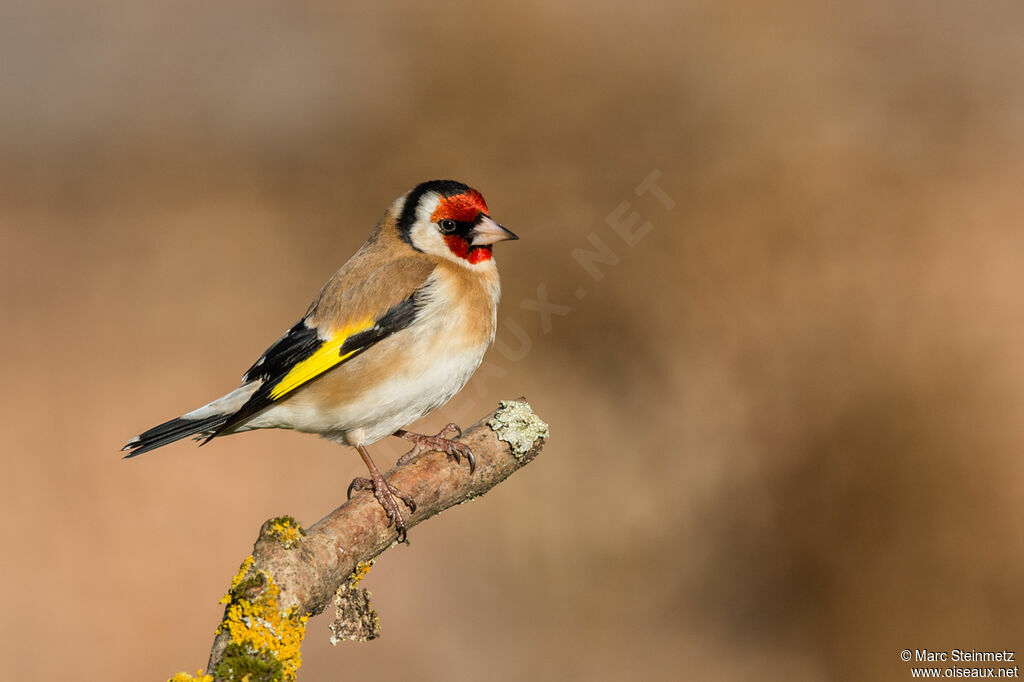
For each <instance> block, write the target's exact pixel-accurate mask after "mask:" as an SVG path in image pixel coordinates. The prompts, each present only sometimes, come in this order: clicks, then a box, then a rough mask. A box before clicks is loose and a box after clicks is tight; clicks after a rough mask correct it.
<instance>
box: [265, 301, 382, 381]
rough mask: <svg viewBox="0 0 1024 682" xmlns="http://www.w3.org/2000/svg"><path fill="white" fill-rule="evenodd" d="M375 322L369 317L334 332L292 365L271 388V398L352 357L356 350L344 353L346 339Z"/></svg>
mask: <svg viewBox="0 0 1024 682" xmlns="http://www.w3.org/2000/svg"><path fill="white" fill-rule="evenodd" d="M374 324H375V322H374V320H373V318H372V317H368V318H366V319H365V320H363V321H361V322H356V323H353V324H350V325H347V326H346V327H345V328H343V329H340V330H338V331H336V332H334V334H332V335H331V338H330V339H328V340H327V341H325V342H324V344H323V345H322V346H320V347H319V348H317V349H316V352H314V353H313V354H312V355H310V356H309V357H308V358H306V359H305V360H303V361H302V362H300V363H298V364H296V365H295V366H294V367H292V368H291V369H290V370H289V371H288V374H286V375H285V376H284V378H283V379H281V381H279V382H277V383H276V384H275V385H274V388H272V389H270V399H271V400H277V399H278V398H280V397H281V396H283V395H285V394H287V393H290V392H291V391H294V390H295V389H296V388H298V387H299V386H301V385H302V384H304V383H306V382H307V381H309V380H310V379H312V378H314V377H317V376H319V375H321V374H323V373H324V372H326V371H327V370H329V369H330V368H331V367H334V366H335V365H337V364H338V363H340V362H342V361H343V360H347V359H348V358H350V357H351V356H352V355H353V354H354V353H355V352H356V351H355V350H353V351H350V352H348V353H345V354H344V355H342V354H341V347H342V346H344V345H345V341H347V340H348V339H349V338H351V337H352V336H353V335H355V334H358V333H360V332H365V331H366V330H367V329H371V328H372V327H373V325H374Z"/></svg>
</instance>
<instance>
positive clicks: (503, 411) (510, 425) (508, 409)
mask: <svg viewBox="0 0 1024 682" xmlns="http://www.w3.org/2000/svg"><path fill="white" fill-rule="evenodd" d="M487 426H489V427H491V430H492V431H494V432H495V433H496V434H498V438H499V439H500V440H503V441H505V442H506V443H508V444H509V445H510V446H511V448H512V454H513V455H515V456H516V458H517V459H523V457H525V456H526V453H528V452H529V451H530V449H531V448H532V447H533V444H534V442H535V441H536V440H537V439H538V438H547V437H548V425H547V424H546V423H545V422H544V420H542V419H541V418H540V417H538V416H537V415H536V414H534V413H533V409H532V408H531V407H530V403H528V402H526V401H525V400H502V401H501V406H500V407H499V408H498V411H497V412H495V413H494V416H493V417H491V418H490V420H488V422H487Z"/></svg>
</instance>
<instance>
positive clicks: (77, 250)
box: [0, 0, 1024, 682]
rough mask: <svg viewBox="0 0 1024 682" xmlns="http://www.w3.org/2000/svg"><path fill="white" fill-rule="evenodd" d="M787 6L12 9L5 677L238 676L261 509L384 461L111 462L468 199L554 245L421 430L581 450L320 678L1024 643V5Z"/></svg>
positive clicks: (280, 437)
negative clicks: (226, 658) (410, 228)
mask: <svg viewBox="0 0 1024 682" xmlns="http://www.w3.org/2000/svg"><path fill="white" fill-rule="evenodd" d="M766 4H767V3H759V2H746V3H730V4H728V5H727V6H726V5H723V4H721V3H714V2H689V3H680V2H663V3H631V4H626V3H622V4H611V3H593V2H588V3H584V2H577V3H567V4H554V5H553V4H551V3H546V2H526V3H517V4H516V5H515V7H508V6H504V5H498V4H488V3H483V4H481V3H475V4H472V5H470V4H462V5H455V4H448V3H440V4H439V3H431V4H430V5H429V7H428V6H419V5H413V4H411V3H410V4H409V5H382V6H377V7H373V8H370V7H369V6H366V7H362V8H359V9H346V10H342V9H338V8H335V7H332V6H331V5H330V4H328V3H323V4H315V3H314V4H310V3H291V4H289V5H288V6H285V5H284V4H283V3H270V2H262V1H257V2H248V3H208V2H196V1H186V2H175V3H172V2H162V3H128V2H123V3H113V2H111V3H104V4H101V5H99V6H97V5H95V4H94V5H93V6H85V5H83V4H82V3H76V2H70V1H66V0H64V1H60V2H50V3H29V2H21V1H18V0H6V1H5V2H3V3H2V4H0V65H2V66H0V254H2V267H0V282H2V288H0V296H2V306H3V308H2V312H3V321H4V333H3V336H2V342H0V343H2V347H0V350H2V353H0V364H2V367H0V376H3V378H4V382H3V386H4V390H3V391H2V394H0V415H2V417H0V419H2V420H3V427H4V428H3V433H4V439H3V451H4V467H3V468H4V474H3V483H2V505H3V512H4V519H5V523H4V524H2V525H0V528H2V530H0V541H2V546H3V547H4V550H3V553H2V556H3V559H2V571H3V586H4V592H3V595H2V598H3V604H4V606H5V609H6V613H7V615H6V617H5V618H4V619H3V621H2V624H0V642H3V649H4V653H5V654H6V656H5V664H4V668H5V675H7V676H9V679H18V680H57V679H72V678H73V679H97V680H98V679H118V680H162V679H165V678H166V677H167V676H169V675H170V674H171V673H174V672H176V671H178V670H189V671H194V670H195V669H196V668H198V667H200V666H202V665H203V664H205V661H206V656H207V654H208V650H209V645H210V642H211V635H212V630H213V628H214V627H215V625H216V623H217V621H218V618H219V616H220V613H221V608H222V607H221V606H220V605H219V604H218V603H217V600H218V599H219V598H220V596H221V595H222V594H223V593H224V592H225V589H226V587H227V584H228V581H229V579H230V577H231V576H232V575H233V574H234V572H235V571H236V569H237V566H238V564H239V562H240V561H241V560H242V558H243V557H245V556H246V554H247V553H248V552H249V551H250V548H251V545H252V542H253V540H254V539H255V536H256V531H257V529H258V528H259V525H260V523H261V522H262V521H263V520H264V519H266V518H268V517H269V516H272V515H278V514H284V513H289V514H293V515H294V516H296V517H297V518H298V519H300V520H301V521H302V522H304V523H306V524H309V523H312V522H314V521H316V520H317V519H318V518H320V517H321V516H323V515H324V514H326V513H327V512H329V511H330V510H331V509H332V508H333V507H334V506H336V505H337V504H339V503H340V502H341V501H342V500H343V498H344V491H345V487H346V486H347V484H348V481H349V480H350V479H351V478H352V477H353V476H354V475H358V474H359V473H360V472H361V471H362V465H361V463H360V462H359V459H358V457H356V456H355V454H354V453H353V452H352V451H349V450H343V449H339V448H338V447H336V446H333V445H331V444H329V443H327V442H324V441H320V440H318V439H316V438H313V437H310V436H304V435H299V434H293V433H287V432H263V433H259V434H247V435H242V436H238V437H234V438H228V439H224V440H221V441H218V442H215V443H213V444H211V445H210V446H208V447H205V448H203V449H201V450H197V449H195V448H194V447H192V446H191V444H188V443H185V444H178V445H175V446H172V447H170V448H167V449H165V450H161V451H159V452H156V453H153V454H149V455H146V456H145V457H141V458H139V459H138V460H132V461H130V462H125V461H121V460H120V459H119V453H118V448H119V447H120V446H121V445H122V444H123V443H124V441H125V440H126V439H127V438H129V437H130V436H132V435H134V434H136V433H138V432H139V431H140V430H142V429H143V428H146V427H149V426H151V425H153V424H155V423H157V422H159V421H162V420H163V419H166V418H169V417H172V416H174V415H177V414H180V413H181V412H182V411H185V410H188V409H191V408H193V407H196V406H198V405H200V404H202V403H204V402H206V401H207V400H209V399H211V398H213V397H216V396H218V395H220V394H222V393H224V392H225V391H227V390H229V389H231V388H233V387H234V386H235V385H236V382H237V381H238V378H239V376H240V374H241V372H242V371H243V370H244V369H245V368H246V367H247V366H248V365H249V363H250V362H251V361H252V360H253V359H255V358H256V357H257V356H258V354H259V353H260V352H261V351H262V350H263V349H264V348H265V347H266V346H267V345H268V344H269V343H270V342H271V341H273V340H274V339H275V338H277V336H278V335H279V334H280V333H281V332H283V331H284V330H285V329H286V328H287V327H289V326H290V325H291V324H292V323H293V322H294V321H295V320H296V319H298V316H299V315H301V313H302V311H303V310H304V309H305V306H306V305H307V303H308V302H309V300H310V299H311V298H312V296H313V295H314V294H315V293H316V291H317V290H318V288H319V286H320V285H321V283H322V282H323V281H324V280H325V279H326V277H327V276H328V275H330V274H331V273H332V272H333V271H334V270H335V269H336V268H337V267H338V266H339V265H340V264H342V263H343V262H344V261H345V260H346V259H347V258H348V257H349V256H350V255H351V253H352V252H353V251H354V250H355V249H356V248H357V247H358V246H359V245H360V244H361V243H362V241H363V240H364V239H365V238H366V236H367V235H368V234H369V231H370V229H371V228H372V226H373V224H374V222H375V220H376V219H377V217H378V216H379V215H380V214H381V212H382V211H383V210H384V208H385V207H386V206H387V204H388V203H389V202H390V201H391V200H393V199H394V198H395V197H397V196H398V195H400V194H401V193H403V192H404V191H406V190H407V189H409V188H410V187H412V186H413V185H414V184H416V183H417V182H419V181H421V180H426V179H431V178H438V177H451V178H455V179H458V180H462V181H465V182H467V183H470V184H472V185H474V186H476V187H478V188H480V189H481V191H482V192H483V193H484V196H486V197H487V201H488V203H489V204H490V206H491V209H492V212H493V214H494V215H495V217H496V218H497V219H499V220H500V221H501V222H503V223H504V224H506V225H508V226H509V227H510V228H511V229H513V230H514V231H516V232H517V233H519V234H520V235H521V237H522V241H520V242H516V243H513V244H503V245H501V246H500V247H499V248H498V249H497V260H498V262H499V264H500V268H501V271H502V273H503V282H504V299H503V302H502V309H501V314H500V317H501V318H502V319H503V320H505V322H504V323H503V326H502V330H501V332H500V334H499V341H500V342H503V343H504V344H505V345H504V346H503V347H499V348H496V349H494V350H492V351H491V353H490V354H489V356H488V362H489V363H490V364H489V365H488V367H489V371H488V372H487V374H486V375H484V373H483V372H481V373H480V374H478V376H477V377H476V378H475V379H474V381H473V382H472V383H471V384H470V386H469V387H467V389H466V390H465V391H464V392H463V394H462V395H461V396H460V397H459V398H458V399H456V401H453V403H452V404H451V406H450V407H449V408H447V409H444V410H441V411H439V412H438V413H436V414H434V415H432V416H430V417H429V418H427V419H426V420H424V422H423V423H421V424H420V425H419V426H421V427H422V428H423V429H433V428H437V427H439V426H441V425H442V424H443V423H445V422H447V421H448V420H449V419H450V418H452V417H456V418H458V419H459V420H460V421H462V422H463V424H464V425H466V424H468V423H471V422H472V421H473V420H474V419H475V418H476V417H478V416H480V415H482V414H484V413H485V412H487V411H488V410H489V409H490V408H491V407H492V406H493V404H494V403H495V402H496V401H497V400H498V399H499V398H508V397H514V396H517V395H520V394H526V395H527V396H528V397H529V398H530V399H531V400H532V402H533V404H534V406H535V408H536V409H537V411H538V412H539V413H540V414H541V415H542V416H543V417H545V418H546V419H547V420H548V421H549V422H550V423H551V427H552V437H551V440H550V443H549V445H548V447H547V448H546V450H545V452H544V454H543V456H542V457H541V458H539V459H538V460H537V461H536V462H535V463H534V464H532V465H531V466H529V467H527V468H526V469H525V470H524V471H523V472H521V473H519V474H517V475H516V476H515V477H513V478H512V479H510V480H509V481H507V482H506V483H505V484H503V485H501V486H499V487H498V488H497V489H496V490H494V491H493V492H492V493H491V494H489V495H488V496H486V497H485V498H483V499H481V500H479V501H477V502H476V503H474V504H472V505H468V506H464V507H460V508H458V509H455V510H452V511H451V512H449V513H447V514H445V515H444V516H443V517H441V518H439V519H436V520H434V521H432V522H431V523H427V524H424V525H423V526H421V527H417V528H415V529H414V530H413V532H412V534H411V537H412V544H411V546H410V547H408V548H399V549H397V550H394V551H391V552H388V553H387V554H385V555H384V556H383V558H382V559H381V560H380V561H379V562H378V564H377V565H376V567H375V568H374V569H373V571H371V574H370V576H369V578H368V579H367V581H366V583H365V584H366V585H367V586H368V587H369V588H370V589H371V590H372V591H373V593H374V596H375V600H376V605H377V607H378V609H379V611H380V613H381V619H382V623H383V637H382V638H381V639H379V640H377V641H375V642H372V643H369V644H365V645H341V646H339V647H338V648H335V649H332V648H331V647H330V646H329V644H328V643H327V639H328V637H329V632H328V630H327V625H328V620H329V619H328V618H326V617H321V618H318V619H316V620H314V621H312V622H311V624H310V627H309V630H308V634H307V640H306V645H305V647H304V658H305V664H304V667H303V669H302V671H301V679H302V680H306V681H307V682H310V681H314V680H336V679H361V680H378V679H380V680H399V679H411V678H414V677H415V678H416V679H421V680H470V679H479V678H480V677H481V676H483V677H486V678H488V679H494V680H523V679H536V680H563V679H574V680H620V679H645V680H670V679H720V680H750V679H764V680H775V679H777V680H791V679H806V680H830V679H836V680H869V679H880V680H881V679H894V680H901V679H909V678H910V675H909V669H908V665H907V664H904V663H902V662H901V661H900V660H899V651H900V650H901V649H903V648H911V649H913V648H930V649H938V650H942V649H950V648H953V647H960V648H977V649H1003V648H1006V649H1010V650H1024V625H1022V620H1021V616H1020V614H1021V610H1022V607H1024V582H1022V580H1021V575H1022V570H1024V542H1022V540H1021V535H1020V532H1019V529H1020V527H1021V521H1022V516H1024V511H1022V510H1024V503H1022V499H1021V498H1022V495H1021V493H1022V482H1024V458H1022V457H1021V454H1022V453H1021V446H1022V444H1024V420H1022V419H1021V417H1022V410H1024V383H1022V380H1024V343H1022V342H1024V318H1022V316H1021V309H1022V305H1024V287H1022V286H1021V283H1022V277H1021V272H1022V270H1021V268H1022V265H1024V231H1022V230H1021V227H1020V216H1021V214H1022V212H1024V195H1022V191H1021V188H1022V180H1024V78H1022V73H1024V41H1022V40H1021V39H1020V35H1021V33H1020V29H1021V26H1022V25H1024V24H1022V21H1024V6H1022V5H1021V4H1020V3H1019V2H1013V1H1007V2H980V3H959V2H945V1H940V2H904V3H887V2H866V3H845V4H844V6H843V7H842V8H840V7H839V4H838V3H829V4H830V5H832V7H831V8H822V7H815V5H818V4H819V3H809V2H807V3H794V2H790V3H772V8H771V9H768V8H766V7H765V5H766ZM652 171H659V172H660V173H661V176H660V179H659V180H658V182H659V184H660V186H661V187H662V188H663V190H664V191H665V193H666V194H667V196H668V198H669V199H670V200H671V201H670V202H666V201H663V200H659V198H658V197H657V196H655V195H654V194H651V193H648V194H644V195H643V196H638V195H637V194H636V192H635V187H636V186H637V185H638V183H640V182H641V181H642V180H644V179H645V178H647V177H648V176H649V174H650V173H652ZM662 199H664V197H662ZM622 202H628V204H629V205H628V210H627V214H628V212H632V211H636V212H637V213H639V214H640V216H641V217H640V220H641V221H649V222H650V223H651V226H652V227H651V230H650V232H649V233H648V234H647V235H646V236H645V238H644V239H642V240H641V241H639V243H637V244H636V245H634V246H628V245H627V244H626V243H625V242H624V241H623V240H622V239H621V238H620V237H619V236H618V235H617V234H616V233H615V232H614V231H613V230H612V229H611V228H610V227H609V225H608V223H607V218H608V216H609V215H612V214H613V212H614V211H616V210H617V209H618V208H619V207H620V205H621V204H622ZM673 202H674V204H673ZM666 204H672V208H671V209H666V207H665V206H666ZM595 237H596V238H597V239H600V240H601V241H603V242H604V243H605V244H607V246H608V247H609V248H610V249H612V250H613V251H614V253H615V256H616V258H618V263H617V264H616V265H603V266H601V271H602V273H603V275H604V276H603V278H602V279H601V280H600V281H595V280H594V279H593V277H592V276H591V275H590V274H588V272H587V271H586V270H585V269H584V268H583V267H581V266H580V264H579V263H578V262H577V261H576V260H574V258H573V256H572V252H573V250H574V249H581V248H583V249H592V248H593V246H592V242H591V241H590V240H591V239H592V238H595ZM538 287H543V288H544V291H545V292H546V295H547V296H548V297H549V298H550V300H551V301H552V302H554V303H557V304H560V305H563V306H568V308H569V310H568V311H567V312H566V311H565V310H562V311H561V312H563V313H566V314H562V315H556V316H554V317H552V319H551V320H550V327H549V328H548V329H547V330H545V327H544V325H543V320H542V319H541V317H540V316H539V315H537V313H536V312H534V311H532V310H530V309H529V308H528V307H527V308H524V307H522V306H521V303H522V302H523V301H524V300H525V301H529V300H535V299H536V298H537V292H538ZM577 289H582V290H583V291H584V292H585V294H586V295H585V297H584V298H582V299H579V298H577ZM527 305H528V306H529V303H528V304H527ZM516 325H518V329H521V330H525V337H526V339H527V341H526V343H527V344H528V347H524V346H523V343H524V340H523V338H521V337H522V336H523V335H522V334H519V335H517V334H515V333H513V331H514V330H516V329H517V327H516ZM520 356H523V357H520ZM376 452H377V456H378V461H384V462H387V463H390V462H392V461H393V459H394V458H395V457H396V456H398V455H399V454H400V453H401V452H402V447H401V444H400V443H398V442H393V443H392V442H388V443H382V444H380V445H378V446H376Z"/></svg>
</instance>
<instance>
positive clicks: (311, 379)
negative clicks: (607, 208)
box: [122, 180, 519, 542]
mask: <svg viewBox="0 0 1024 682" xmlns="http://www.w3.org/2000/svg"><path fill="white" fill-rule="evenodd" d="M515 239H519V237H518V236H516V235H515V234H514V233H513V232H511V231H510V230H508V229H507V228H505V227H503V226H502V225H500V224H499V223H497V222H496V221H495V220H494V219H493V218H491V216H490V211H489V210H488V208H487V204H486V202H485V201H484V198H483V196H482V195H481V194H480V192H479V191H477V190H475V189H473V188H472V187H470V186H468V185H465V184H463V183H461V182H456V181H454V180H431V181H428V182H423V183H420V184H418V185H416V187H414V188H413V189H412V190H410V191H409V192H407V193H406V194H404V195H403V196H401V197H399V198H398V199H396V200H395V201H394V202H393V203H392V204H391V205H390V207H389V208H388V209H387V210H386V211H385V212H384V215H383V216H382V217H381V218H380V220H379V221H378V222H377V225H376V228H375V229H374V230H373V232H372V233H371V234H370V237H369V238H368V239H367V241H366V242H365V243H364V244H363V245H362V247H360V248H359V250H358V251H356V253H355V254H354V255H353V256H352V257H351V258H350V259H349V260H348V262H346V263H345V264H344V265H343V266H341V268H340V269H339V270H338V271H337V272H335V273H334V275H332V276H331V277H330V278H329V279H328V280H327V282H326V283H325V284H324V286H323V287H322V288H321V290H320V292H319V294H317V296H316V297H315V298H314V299H313V301H312V303H311V304H310V305H309V308H308V309H307V310H306V313H305V315H303V316H302V319H301V320H299V321H298V322H297V323H296V324H295V325H293V326H292V327H291V328H290V329H289V330H288V331H287V332H285V333H284V335H282V336H281V337H280V338H279V339H277V340H276V341H275V342H274V343H273V344H271V345H270V347H269V348H267V350H266V351H265V352H264V353H263V354H262V355H261V356H260V357H259V359H258V360H256V362H255V363H254V364H253V365H252V367H250V368H249V369H248V370H247V371H246V372H245V374H244V375H243V376H242V382H241V385H240V386H239V387H238V388H236V389H234V390H233V391H231V392H229V393H227V394H226V395H223V396H221V397H220V398H217V399H216V400H213V401H212V402H209V403H207V404H206V405H203V406H202V407H200V408H198V409H195V410H192V411H191V412H187V413H185V414H182V415H181V416H180V417H176V418H174V419H171V420H169V421H166V422H164V423H162V424H160V425H158V426H154V427H153V428H151V429H148V430H146V431H144V432H142V433H141V434H139V435H138V436H135V437H134V438H132V439H131V440H129V441H128V443H127V444H126V445H125V446H124V447H123V448H122V451H124V452H127V453H128V454H127V455H125V456H124V457H125V458H126V459H127V458H130V457H136V456H138V455H141V454H143V453H145V452H149V451H151V450H154V449H156V448H159V447H162V446H164V445H168V444H170V443H173V442H175V441H178V440H181V439H183V438H187V437H190V436H191V437H193V438H195V440H197V441H200V444H201V445H202V444H205V443H208V442H209V441H210V440H212V439H214V438H220V437H222V436H227V435H231V434H235V433H241V432H244V431H252V430H256V429H271V428H277V429H292V430H295V431H300V432H305V433H312V434H317V435H320V436H321V437H323V438H326V439H328V440H330V441H333V442H335V443H338V444H341V445H345V446H350V447H353V448H355V449H356V451H357V452H358V453H359V455H360V457H361V458H362V460H363V462H364V463H365V464H366V467H367V469H368V470H369V474H370V477H369V478H368V479H366V478H356V479H355V480H353V481H352V484H351V485H350V486H349V488H348V496H349V497H351V495H352V492H353V491H354V490H355V491H358V490H372V491H373V495H374V497H375V498H376V499H377V501H378V502H379V504H380V506H381V507H383V510H384V513H385V514H386V516H387V526H388V527H389V528H390V527H391V526H392V525H394V526H395V530H396V532H397V539H398V541H399V542H402V541H405V540H406V538H407V526H406V522H405V517H404V516H403V513H402V508H401V506H400V505H399V503H398V501H397V500H396V498H398V499H400V500H402V502H403V503H404V504H405V505H406V506H407V507H408V508H409V510H410V512H415V510H416V503H415V500H413V499H412V498H410V497H408V496H406V495H404V494H403V493H402V492H401V491H399V490H397V489H396V488H395V487H394V486H392V485H391V484H390V483H388V482H387V481H386V480H385V478H384V476H383V475H382V474H381V472H380V470H379V469H378V468H377V466H376V464H374V462H373V459H371V457H370V453H369V451H368V450H367V447H368V446H370V445H372V444H374V443H376V442H377V441H379V440H382V439H383V438H385V437H387V436H398V437H400V438H404V439H406V440H408V441H410V442H411V443H412V444H413V448H412V450H410V451H409V452H407V453H406V454H405V455H403V456H402V457H400V458H399V460H398V465H399V466H401V465H403V464H406V463H408V462H409V461H412V459H414V458H415V457H416V456H417V455H418V454H419V453H421V452H423V451H425V450H436V451H440V452H444V453H446V455H447V456H449V457H451V458H453V459H454V460H455V462H456V464H461V461H462V458H465V459H466V461H467V463H468V465H469V467H470V473H471V474H472V472H473V471H474V469H475V466H476V460H475V458H474V456H473V452H472V450H471V449H470V448H469V447H468V446H466V445H465V444H464V443H460V442H458V441H455V440H453V439H451V438H448V436H449V435H456V436H459V435H461V434H462V431H461V429H459V427H458V426H456V425H455V424H448V425H447V426H446V427H445V428H444V429H442V430H441V431H440V432H439V433H437V434H436V435H426V434H420V433H413V432H411V431H408V430H406V429H405V427H406V426H408V425H409V424H411V423H412V422H415V421H416V420H418V419H420V418H421V417H423V416H425V415H426V414H428V413H430V412H432V411H433V410H435V409H437V408H439V407H441V406H442V405H444V404H445V403H447V402H448V401H449V400H450V399H451V398H452V397H453V396H454V395H455V394H456V393H458V392H459V391H460V390H461V389H462V388H463V386H465V385H466V382H467V381H469V379H470V377H471V376H472V375H473V373H474V372H475V371H476V370H477V368H478V367H479V366H480V363H481V362H482V360H483V357H484V353H485V352H486V350H487V349H488V348H489V347H490V345H491V344H492V343H493V341H494V335H495V331H496V328H497V310H498V300H499V298H500V296H501V286H500V281H499V277H498V270H497V266H496V265H495V262H494V257H493V245H494V244H496V243H498V242H501V241H505V240H515Z"/></svg>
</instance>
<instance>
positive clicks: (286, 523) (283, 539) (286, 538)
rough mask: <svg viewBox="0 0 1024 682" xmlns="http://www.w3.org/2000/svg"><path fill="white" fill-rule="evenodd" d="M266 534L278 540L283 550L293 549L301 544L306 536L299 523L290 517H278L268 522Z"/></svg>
mask: <svg viewBox="0 0 1024 682" xmlns="http://www.w3.org/2000/svg"><path fill="white" fill-rule="evenodd" d="M269 524H270V527H269V528H268V529H267V532H268V533H269V534H270V535H272V536H274V537H275V538H277V539H278V541H279V542H280V543H281V544H282V545H284V546H285V549H294V548H295V547H298V546H299V544H301V543H302V538H303V536H304V535H305V534H306V531H305V530H303V528H302V526H300V525H299V522H298V521H296V520H295V519H293V518H292V517H290V516H279V517H277V518H276V519H271V520H270V521H269Z"/></svg>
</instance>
